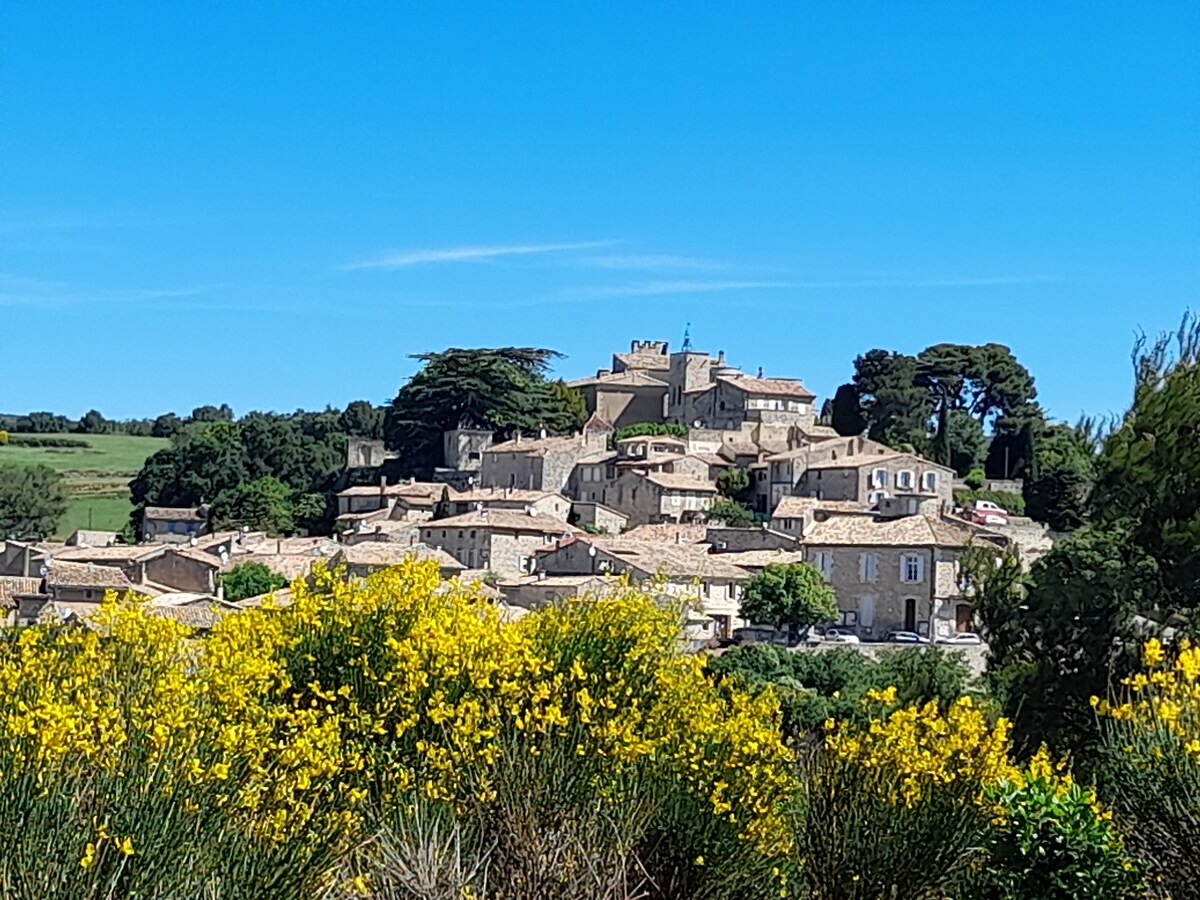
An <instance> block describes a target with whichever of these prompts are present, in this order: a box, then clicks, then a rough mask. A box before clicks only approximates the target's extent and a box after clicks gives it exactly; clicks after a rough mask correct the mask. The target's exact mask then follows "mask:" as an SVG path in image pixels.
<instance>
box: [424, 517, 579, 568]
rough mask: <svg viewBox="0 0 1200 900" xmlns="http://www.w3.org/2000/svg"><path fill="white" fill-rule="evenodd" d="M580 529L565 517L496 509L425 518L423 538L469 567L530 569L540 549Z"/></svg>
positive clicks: (425, 541)
mask: <svg viewBox="0 0 1200 900" xmlns="http://www.w3.org/2000/svg"><path fill="white" fill-rule="evenodd" d="M576 533H578V529H576V528H575V527H574V526H573V525H570V524H568V523H567V522H566V521H565V520H563V519H556V518H552V517H550V516H541V515H537V514H536V513H534V514H530V513H527V512H516V511H513V510H505V509H496V510H488V509H484V510H481V511H472V512H469V513H464V514H463V515H460V516H452V517H450V518H449V519H438V520H436V521H431V522H425V523H423V524H422V526H421V542H422V543H424V544H425V545H426V546H429V547H436V548H438V549H440V550H444V551H446V553H448V554H450V556H452V557H454V559H456V560H458V561H459V562H460V563H462V564H463V565H464V566H466V567H467V568H468V569H485V570H488V571H492V572H500V573H511V574H517V573H530V572H533V571H534V567H535V553H536V551H537V550H539V549H541V548H543V547H545V546H547V545H549V544H553V543H554V541H555V540H558V539H561V538H562V537H563V536H564V535H573V534H576Z"/></svg>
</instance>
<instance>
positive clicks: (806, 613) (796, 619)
mask: <svg viewBox="0 0 1200 900" xmlns="http://www.w3.org/2000/svg"><path fill="white" fill-rule="evenodd" d="M837 612H838V608H837V598H836V596H835V595H834V592H833V588H831V587H830V586H829V585H828V583H826V581H825V577H824V576H823V575H822V574H821V572H820V570H819V569H817V568H816V566H813V565H810V564H809V563H773V564H771V565H769V566H767V567H766V568H764V569H763V570H762V571H761V572H759V573H758V574H757V575H755V576H754V577H753V578H751V579H750V581H749V582H748V583H747V584H746V588H745V590H744V591H743V592H742V617H743V618H745V619H747V620H749V621H750V622H754V623H756V624H765V625H773V626H775V627H776V628H786V629H787V630H788V632H789V634H790V635H792V636H793V637H794V636H795V634H796V633H797V632H798V631H799V630H800V629H802V628H807V627H809V626H811V625H816V624H817V623H818V622H828V621H830V620H832V619H834V618H835V617H836V616H837Z"/></svg>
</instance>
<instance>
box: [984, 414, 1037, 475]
mask: <svg viewBox="0 0 1200 900" xmlns="http://www.w3.org/2000/svg"><path fill="white" fill-rule="evenodd" d="M1045 427H1046V416H1045V413H1044V412H1043V411H1042V408H1041V406H1039V405H1038V404H1037V403H1027V404H1025V405H1024V406H1020V407H1018V408H1016V409H1014V410H1012V411H1011V412H1009V413H1007V414H1005V415H1003V416H1001V417H1000V418H998V419H997V420H996V422H995V425H994V433H993V435H992V441H991V443H990V444H988V451H987V458H986V459H985V460H984V464H983V467H984V471H985V472H987V477H988V478H1001V479H1008V478H1032V477H1034V476H1035V475H1036V474H1037V472H1036V469H1037V442H1038V438H1039V437H1040V436H1041V434H1042V432H1043V431H1044V430H1045Z"/></svg>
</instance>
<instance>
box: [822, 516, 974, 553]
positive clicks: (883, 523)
mask: <svg viewBox="0 0 1200 900" xmlns="http://www.w3.org/2000/svg"><path fill="white" fill-rule="evenodd" d="M974 536H975V533H974V531H973V530H972V529H971V528H970V527H969V526H963V525H956V524H954V523H952V522H948V521H946V520H944V519H941V518H938V517H934V516H905V517H903V518H900V519H878V518H875V517H872V516H830V517H829V518H828V519H826V520H825V521H824V522H816V523H814V525H813V527H812V529H811V530H810V532H809V533H808V534H806V535H805V536H804V537H803V538H801V541H802V542H803V543H804V544H806V545H811V546H815V547H833V546H842V547H845V546H864V547H964V546H966V545H967V544H969V543H970V542H971V540H972V538H973V537H974Z"/></svg>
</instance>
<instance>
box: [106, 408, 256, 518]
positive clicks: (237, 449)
mask: <svg viewBox="0 0 1200 900" xmlns="http://www.w3.org/2000/svg"><path fill="white" fill-rule="evenodd" d="M249 478H250V473H249V468H248V462H247V459H246V451H245V448H244V447H243V446H242V441H241V434H240V431H239V429H238V427H237V425H235V424H233V423H230V422H213V423H210V424H207V425H194V426H190V427H188V428H187V429H185V430H184V431H183V432H181V433H180V434H179V435H177V436H176V437H175V439H174V440H173V441H172V443H171V446H170V447H167V448H166V449H164V450H159V451H158V452H157V453H155V454H153V455H152V456H151V457H150V458H149V459H147V460H146V463H145V464H144V465H143V466H142V470H141V471H140V472H139V473H138V475H137V477H136V478H134V480H133V481H132V482H131V483H130V493H131V496H132V500H133V503H134V505H135V506H137V507H138V508H139V509H140V508H141V507H144V506H198V505H200V504H201V503H206V502H211V501H212V500H213V498H215V497H216V496H217V494H219V493H221V491H224V490H227V489H229V488H233V487H236V486H237V485H239V484H241V483H242V482H243V481H247V480H249ZM137 515H139V524H140V514H137Z"/></svg>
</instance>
